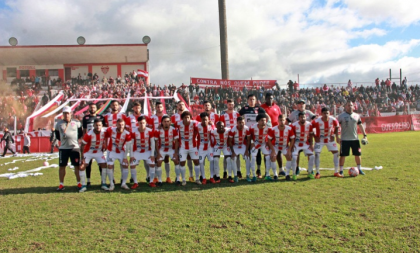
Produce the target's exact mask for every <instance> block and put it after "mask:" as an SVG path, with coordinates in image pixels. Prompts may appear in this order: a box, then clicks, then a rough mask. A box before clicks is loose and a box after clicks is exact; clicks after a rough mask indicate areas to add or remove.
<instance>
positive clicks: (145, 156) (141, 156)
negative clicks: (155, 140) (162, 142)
mask: <svg viewBox="0 0 420 253" xmlns="http://www.w3.org/2000/svg"><path fill="white" fill-rule="evenodd" d="M151 155H152V152H151V151H146V152H144V153H140V152H133V156H132V157H133V158H134V159H133V160H132V161H131V163H130V165H136V166H137V165H139V163H140V161H146V162H147V163H148V164H150V165H152V164H155V162H154V161H152V160H151V159H150V156H151Z"/></svg>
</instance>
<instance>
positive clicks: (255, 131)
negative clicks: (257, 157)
mask: <svg viewBox="0 0 420 253" xmlns="http://www.w3.org/2000/svg"><path fill="white" fill-rule="evenodd" d="M269 129H270V128H269V127H268V126H266V127H265V128H263V129H259V128H258V123H255V124H254V125H252V126H251V127H250V128H249V131H250V133H251V139H252V140H253V141H254V145H255V147H258V146H263V145H265V139H266V137H267V135H268V130H269Z"/></svg>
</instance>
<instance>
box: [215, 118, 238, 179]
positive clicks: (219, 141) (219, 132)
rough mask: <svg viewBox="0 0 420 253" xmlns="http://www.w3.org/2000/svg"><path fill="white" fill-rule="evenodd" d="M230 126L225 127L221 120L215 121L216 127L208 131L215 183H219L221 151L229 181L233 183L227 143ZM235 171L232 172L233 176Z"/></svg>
mask: <svg viewBox="0 0 420 253" xmlns="http://www.w3.org/2000/svg"><path fill="white" fill-rule="evenodd" d="M229 131H230V128H225V124H224V123H223V122H221V121H218V122H217V123H216V129H214V130H212V131H211V133H210V136H211V147H212V148H213V151H212V153H213V160H214V176H213V178H214V180H215V181H216V183H220V174H219V173H220V165H219V159H220V154H221V152H222V151H223V155H224V157H225V158H226V167H227V170H228V172H229V179H228V180H229V182H231V183H233V182H234V179H233V178H232V162H231V159H230V157H231V155H232V154H231V152H230V147H229V146H228V145H227V140H228V138H229ZM235 175H236V173H235V174H234V176H235ZM235 178H236V182H238V178H237V176H235Z"/></svg>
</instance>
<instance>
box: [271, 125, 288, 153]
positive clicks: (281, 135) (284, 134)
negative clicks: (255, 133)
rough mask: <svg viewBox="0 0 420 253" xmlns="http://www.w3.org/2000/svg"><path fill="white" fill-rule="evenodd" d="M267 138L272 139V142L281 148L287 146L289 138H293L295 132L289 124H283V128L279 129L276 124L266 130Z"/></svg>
mask: <svg viewBox="0 0 420 253" xmlns="http://www.w3.org/2000/svg"><path fill="white" fill-rule="evenodd" d="M267 138H268V140H273V141H272V143H273V144H274V145H275V146H277V147H278V148H281V147H282V146H287V145H288V144H289V142H290V140H291V139H294V138H295V133H294V132H293V129H292V127H291V126H284V129H283V130H280V129H279V127H278V126H274V127H272V128H270V130H269V131H268V136H267Z"/></svg>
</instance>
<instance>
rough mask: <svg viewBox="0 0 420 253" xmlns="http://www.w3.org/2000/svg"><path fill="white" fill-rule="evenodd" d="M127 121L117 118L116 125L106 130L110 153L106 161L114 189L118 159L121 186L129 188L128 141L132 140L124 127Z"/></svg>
mask: <svg viewBox="0 0 420 253" xmlns="http://www.w3.org/2000/svg"><path fill="white" fill-rule="evenodd" d="M124 127H125V122H124V120H123V119H118V120H117V126H116V127H108V129H107V130H106V134H105V138H106V143H108V148H107V150H108V154H107V158H106V162H107V164H108V169H110V170H111V171H110V175H108V177H109V181H111V185H110V186H109V190H110V191H113V190H114V183H113V180H114V164H115V162H116V161H119V162H120V168H121V188H123V189H129V188H128V186H127V184H126V182H127V177H128V161H127V149H126V143H127V142H129V141H131V134H130V132H128V131H127V130H125V129H124Z"/></svg>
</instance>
